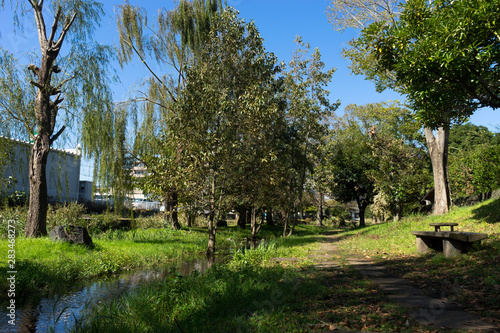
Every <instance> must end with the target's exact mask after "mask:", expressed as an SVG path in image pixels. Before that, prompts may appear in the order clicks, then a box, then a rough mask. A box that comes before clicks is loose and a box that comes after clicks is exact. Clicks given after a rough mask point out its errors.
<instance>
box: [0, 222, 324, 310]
mask: <svg viewBox="0 0 500 333" xmlns="http://www.w3.org/2000/svg"><path fill="white" fill-rule="evenodd" d="M280 230H281V228H279V227H274V228H267V227H264V228H263V229H262V230H261V233H260V234H259V236H260V237H264V238H266V239H268V240H272V239H275V238H276V235H279V233H280V232H281V231H280ZM319 232H320V229H318V228H315V227H304V226H298V227H297V234H302V236H304V237H305V238H304V239H308V240H309V241H310V242H311V243H312V242H314V235H317V234H318V233H319ZM307 234H310V235H312V236H307ZM249 235H250V230H249V229H248V228H247V229H246V230H242V229H240V228H238V227H236V226H234V227H227V228H220V229H219V231H218V233H217V248H218V250H220V251H222V252H224V251H228V249H230V248H239V247H241V246H242V245H243V244H244V242H242V239H244V238H245V237H248V236H249ZM308 237H309V238H308ZM92 238H93V243H94V245H95V246H94V248H92V249H90V248H86V247H82V246H78V245H72V244H67V243H62V242H52V241H51V240H50V239H49V238H48V237H42V238H36V239H26V238H24V237H23V236H18V237H17V238H16V247H15V250H16V266H15V269H16V271H17V275H16V289H17V291H18V294H17V299H18V300H20V301H22V300H23V299H26V298H28V297H32V296H33V294H38V295H44V294H48V293H53V292H57V291H58V290H59V291H61V290H67V289H68V288H70V287H78V285H80V283H81V282H83V281H85V282H87V281H88V280H90V279H96V278H101V277H106V276H110V275H113V274H117V273H121V272H126V271H131V270H137V269H143V268H150V267H155V266H160V265H164V264H168V263H169V262H171V261H173V260H176V259H178V258H185V259H188V258H189V257H193V256H196V255H200V254H202V253H204V251H205V250H206V246H207V239H208V236H207V231H206V228H201V227H199V228H192V229H183V230H178V231H175V230H171V229H147V230H142V229H134V230H130V231H123V230H109V231H107V232H104V233H99V234H94V235H92ZM293 239H294V237H292V238H290V239H289V240H283V241H281V242H282V243H283V244H285V245H284V246H285V247H286V246H287V245H286V244H288V243H291V242H293V241H294V240H293ZM8 244H9V243H8V241H7V239H0V253H3V254H5V255H4V258H5V259H4V260H2V261H1V262H0V295H3V296H0V301H1V300H2V297H6V296H5V295H7V290H8V281H7V279H6V278H7V271H8V269H7V254H8ZM276 255H279V253H278V252H277V254H276Z"/></svg>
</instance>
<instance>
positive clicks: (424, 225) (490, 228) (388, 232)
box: [339, 199, 500, 257]
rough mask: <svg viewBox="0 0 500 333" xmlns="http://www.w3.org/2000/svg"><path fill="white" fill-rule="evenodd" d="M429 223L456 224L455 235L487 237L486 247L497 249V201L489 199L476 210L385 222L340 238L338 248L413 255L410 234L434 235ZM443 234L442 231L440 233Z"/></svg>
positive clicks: (499, 212) (499, 225)
mask: <svg viewBox="0 0 500 333" xmlns="http://www.w3.org/2000/svg"><path fill="white" fill-rule="evenodd" d="M430 223H458V226H457V227H455V230H457V231H466V232H481V233H487V234H489V239H488V240H486V241H484V243H485V244H491V245H492V246H497V245H496V244H497V243H496V241H498V240H499V233H500V201H499V199H491V200H488V201H485V202H483V203H480V204H478V205H475V206H469V207H455V208H453V209H452V210H451V212H450V213H449V214H446V215H441V216H433V215H430V216H424V215H415V216H410V217H406V218H403V219H402V220H400V221H398V222H392V221H391V222H386V223H382V224H375V225H370V226H367V227H365V228H360V229H354V230H350V231H346V232H344V233H341V234H340V237H342V238H343V241H342V242H340V243H339V248H340V249H341V250H343V251H345V252H349V253H355V254H363V255H367V256H378V257H387V256H391V255H416V246H415V236H414V235H412V233H411V232H412V231H413V230H424V231H433V230H434V227H431V226H430V225H429V224H430ZM443 230H445V229H443Z"/></svg>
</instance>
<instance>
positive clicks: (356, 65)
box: [328, 0, 451, 214]
mask: <svg viewBox="0 0 500 333" xmlns="http://www.w3.org/2000/svg"><path fill="white" fill-rule="evenodd" d="M406 3H407V1H406V0H404V1H390V0H373V1H368V2H360V1H358V0H332V1H331V6H330V7H329V9H328V16H329V19H330V22H331V23H332V24H333V25H334V27H335V28H336V29H338V30H343V29H345V28H355V29H361V35H360V36H359V37H357V38H354V39H352V40H351V41H349V43H348V44H349V47H348V48H346V49H344V50H343V55H344V56H345V57H347V58H349V59H350V60H351V66H350V67H351V70H352V71H353V73H355V74H363V75H365V76H366V78H367V79H369V80H372V81H374V82H375V85H376V88H377V90H378V91H382V90H384V89H387V88H391V89H394V90H396V91H398V92H400V93H402V94H408V91H407V90H406V89H407V85H406V84H405V83H404V82H401V81H400V80H398V77H397V73H396V72H395V71H393V70H392V69H391V68H389V67H384V66H383V65H382V62H381V58H380V53H381V51H382V48H381V47H380V43H379V39H380V37H381V36H382V34H383V31H384V29H385V28H386V27H387V26H390V25H391V24H393V23H395V22H397V21H398V20H399V17H400V15H401V13H402V10H403V9H404V6H405V4H406ZM387 45H393V44H387ZM394 45H395V44H394ZM412 108H413V109H414V110H415V111H416V112H419V109H418V108H417V106H416V105H413V106H412ZM441 111H442V110H441ZM437 114H440V113H439V112H438V113H437ZM420 119H421V120H422V121H423V125H424V127H425V129H424V131H425V136H426V140H427V146H428V151H429V156H430V158H431V161H432V166H433V169H432V170H433V174H434V188H435V191H434V193H435V194H434V196H435V204H434V213H435V214H444V213H446V212H448V209H449V206H450V204H451V195H450V186H449V179H448V137H449V125H450V120H451V119H450V118H449V117H447V116H446V113H445V114H442V113H441V114H440V118H439V120H438V121H437V122H434V123H432V122H430V123H429V122H425V121H424V119H423V118H420ZM433 129H435V131H434V130H433Z"/></svg>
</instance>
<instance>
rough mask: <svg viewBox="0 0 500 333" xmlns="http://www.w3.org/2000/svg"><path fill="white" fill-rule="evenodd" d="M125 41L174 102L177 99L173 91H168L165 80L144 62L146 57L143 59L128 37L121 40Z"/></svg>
mask: <svg viewBox="0 0 500 333" xmlns="http://www.w3.org/2000/svg"><path fill="white" fill-rule="evenodd" d="M123 41H124V42H125V43H127V44H128V45H129V46H130V47H131V48H132V49H133V50H134V52H135V54H137V56H138V57H139V58H140V59H141V61H142V63H143V64H144V66H146V68H147V69H148V71H149V72H150V73H151V74H152V75H153V76H154V78H155V79H156V80H157V81H158V82H160V84H161V85H162V86H163V87H164V88H165V90H166V91H167V92H168V94H169V95H170V97H171V98H172V100H173V101H174V102H176V101H177V99H176V98H175V96H174V95H173V93H172V92H171V91H170V89H168V87H167V86H166V85H165V82H163V81H162V80H161V79H160V78H159V77H158V75H156V73H155V72H153V70H152V69H151V67H149V65H148V63H147V62H146V59H144V57H143V56H142V55H141V54H140V53H139V51H138V50H137V49H136V47H135V46H134V44H133V43H131V42H130V40H128V39H125V40H123Z"/></svg>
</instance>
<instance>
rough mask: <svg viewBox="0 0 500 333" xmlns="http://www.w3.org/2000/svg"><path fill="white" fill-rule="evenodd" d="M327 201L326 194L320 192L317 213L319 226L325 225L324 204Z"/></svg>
mask: <svg viewBox="0 0 500 333" xmlns="http://www.w3.org/2000/svg"><path fill="white" fill-rule="evenodd" d="M324 201H325V195H324V194H323V193H322V192H319V200H318V212H317V213H316V219H317V222H316V225H317V226H318V227H322V226H323V205H324Z"/></svg>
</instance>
